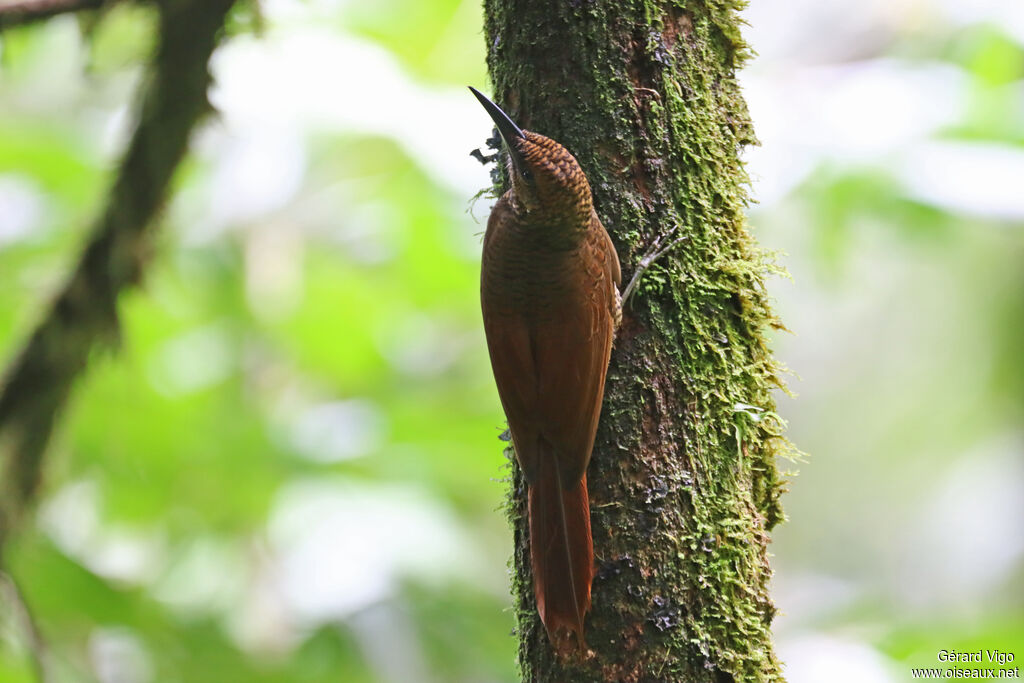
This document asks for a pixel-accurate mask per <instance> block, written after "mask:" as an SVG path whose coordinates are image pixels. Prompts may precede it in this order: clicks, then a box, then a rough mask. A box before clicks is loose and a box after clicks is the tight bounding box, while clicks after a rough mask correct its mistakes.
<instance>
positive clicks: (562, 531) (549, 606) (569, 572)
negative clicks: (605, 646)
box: [529, 457, 594, 652]
mask: <svg viewBox="0 0 1024 683" xmlns="http://www.w3.org/2000/svg"><path fill="white" fill-rule="evenodd" d="M539 463H540V468H539V469H540V471H539V472H538V473H537V474H538V475H539V476H537V477H536V480H535V481H534V482H533V484H532V485H531V486H530V487H529V508H530V510H529V519H530V559H531V560H532V563H533V589H534V594H535V595H536V596H537V611H538V612H540V619H541V621H542V622H544V628H545V629H547V632H548V638H549V639H550V640H551V644H552V646H553V647H554V648H555V650H557V651H559V652H566V651H568V650H570V649H572V647H573V642H572V641H573V637H574V636H575V638H574V639H575V645H576V646H578V647H579V649H580V651H581V652H583V651H585V650H586V644H585V642H584V640H583V617H584V615H585V614H586V613H587V610H588V609H590V583H591V581H592V579H593V576H594V545H593V541H592V540H591V537H590V500H589V498H588V497H587V475H586V474H584V475H583V478H582V479H580V481H579V482H577V483H576V484H575V485H573V486H572V487H569V488H564V487H563V486H562V484H561V481H560V480H559V476H558V468H557V466H556V464H555V460H554V458H550V457H543V458H539Z"/></svg>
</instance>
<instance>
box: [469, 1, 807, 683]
mask: <svg viewBox="0 0 1024 683" xmlns="http://www.w3.org/2000/svg"><path fill="white" fill-rule="evenodd" d="M738 9H739V3H738V2H730V1H729V0H718V1H716V0H692V1H688V2H670V1H659V0H625V1H622V0H567V1H566V2H559V3H548V2H539V1H537V0H485V13H486V34H487V35H486V39H487V46H488V64H489V67H490V71H491V75H492V79H493V81H494V83H495V99H496V101H497V102H498V103H499V104H500V105H501V106H503V107H504V108H505V109H506V111H508V112H509V114H510V115H511V116H512V117H513V119H514V120H515V121H516V122H518V123H519V124H520V125H521V126H522V127H523V128H525V129H527V130H534V131H537V132H539V133H543V134H544V135H548V136H550V137H553V138H554V139H556V140H558V141H559V142H561V143H562V144H564V145H565V146H566V147H567V148H568V149H569V150H570V151H571V152H572V153H573V154H574V155H575V156H576V157H577V159H578V160H579V162H580V164H581V166H582V167H583V170H584V171H585V172H586V173H587V176H588V177H589V179H590V183H591V186H592V188H593V191H594V198H595V204H596V208H597V212H598V215H599V216H600V218H601V220H602V221H603V222H604V224H605V226H606V227H607V228H608V231H609V232H610V233H611V235H612V238H613V240H614V241H615V243H616V247H617V248H618V250H619V256H620V258H621V261H622V266H623V278H624V280H628V278H629V276H630V275H631V274H632V271H633V268H634V265H635V264H636V262H637V260H638V259H639V257H640V255H641V254H642V253H643V252H644V251H645V249H646V248H647V247H648V246H649V245H650V244H651V243H652V242H653V241H654V239H655V238H656V237H657V236H658V235H660V234H664V233H666V232H668V231H670V230H671V229H673V228H677V229H678V231H679V234H681V235H682V236H684V238H685V241H684V242H683V243H682V244H680V245H679V246H678V247H677V248H676V249H675V250H674V251H673V252H672V253H671V254H670V255H668V256H666V257H664V258H663V260H662V261H660V262H659V265H657V266H655V267H654V268H653V269H652V270H651V271H649V272H648V274H647V275H646V276H645V280H644V282H643V283H642V284H641V287H640V290H639V291H638V292H637V293H636V294H635V295H634V297H633V298H632V300H631V301H630V304H629V308H628V309H627V311H626V315H625V320H624V323H623V327H622V329H621V330H620V332H619V337H618V339H617V341H616V344H615V348H614V350H613V353H612V361H611V368H610V370H609V375H608V385H607V389H606V393H605V402H604V407H603V413H602V418H601V426H600V429H599V431H598V435H597V444H596V446H595V450H594V454H593V458H592V461H591V464H590V469H589V473H588V478H589V486H590V495H591V510H592V524H593V534H594V550H595V554H596V565H597V574H596V578H595V580H594V585H593V607H592V610H591V612H590V613H589V615H588V617H587V623H586V629H587V632H586V636H587V644H588V645H589V647H590V648H591V649H592V650H593V653H594V654H593V656H592V657H589V658H585V659H576V660H567V661H563V660H560V659H558V658H556V657H555V656H554V655H553V653H552V651H551V648H550V646H549V644H548V641H547V638H546V635H545V632H544V629H543V626H542V625H541V623H540V620H539V618H538V617H537V612H536V607H535V605H534V598H533V589H532V580H531V576H530V559H529V557H530V556H529V547H528V543H529V534H528V531H527V524H526V517H525V487H524V486H523V481H522V477H521V475H520V473H519V472H518V471H517V470H516V468H515V465H514V463H513V477H512V491H511V494H510V504H509V511H510V516H511V518H512V521H513V525H514V531H515V543H516V547H515V554H514V557H513V563H514V569H515V572H514V577H515V578H514V587H513V591H514V598H515V606H516V610H517V616H518V636H519V642H520V649H519V658H520V664H521V668H522V676H523V680H524V681H531V682H533V681H538V682H540V681H558V682H559V683H572V682H574V681H580V682H582V681H586V682H587V683H593V682H594V681H608V682H611V681H616V682H618V681H625V682H639V681H676V682H683V681H685V682H693V683H696V682H701V683H704V682H708V683H726V682H731V681H757V682H761V681H781V680H782V677H781V675H780V673H779V669H780V666H779V662H778V660H777V659H776V657H775V654H774V652H773V648H772V642H771V633H770V624H771V620H772V617H773V615H774V608H773V606H772V603H771V601H770V599H769V596H768V581H769V578H770V574H771V571H770V568H769V564H768V553H767V545H768V532H769V530H770V529H771V528H772V527H773V526H774V525H775V524H776V523H778V522H779V521H780V520H781V518H782V512H781V509H780V507H779V502H778V498H779V494H780V492H781V483H780V478H779V476H778V474H777V469H776V459H777V457H778V456H780V455H785V454H786V453H787V451H788V450H789V448H790V447H789V444H788V442H787V441H786V440H785V439H784V437H783V436H782V425H781V423H780V420H779V419H778V417H777V416H776V415H775V413H774V402H773V398H772V389H773V388H774V387H776V386H778V385H779V380H778V373H779V368H778V367H777V365H776V363H775V362H774V361H773V359H772V357H771V355H770V352H769V350H768V348H767V346H766V342H765V333H766V332H767V329H768V328H769V327H772V326H780V324H779V322H778V321H777V319H776V318H775V316H774V315H773V313H772V311H771V310H770V307H769V303H768V297H767V295H766V293H765V287H764V279H765V277H766V275H767V274H768V273H770V272H771V271H773V270H774V266H773V265H772V263H771V260H770V259H769V258H767V257H766V256H765V254H764V253H763V252H762V251H761V250H760V249H759V248H758V247H757V246H756V244H755V243H754V241H753V240H752V238H751V236H750V234H749V232H748V231H747V227H746V223H745V218H744V210H745V207H746V203H747V189H746V186H747V176H746V174H745V172H744V170H743V166H742V164H741V162H740V159H739V155H740V153H741V151H742V149H743V147H744V146H745V145H748V144H753V143H755V142H756V140H755V138H754V133H753V129H752V127H751V124H750V119H749V116H748V114H747V109H746V105H745V103H744V101H743V98H742V96H741V95H740V92H739V88H738V85H737V82H736V77H735V75H736V69H737V68H738V66H739V65H740V64H741V63H742V61H743V60H744V59H745V58H746V56H747V53H748V51H747V49H746V47H745V45H744V43H743V41H742V38H741V36H740V31H739V29H738V26H739V24H740V19H739V17H738V14H737V11H738ZM499 184H500V183H499Z"/></svg>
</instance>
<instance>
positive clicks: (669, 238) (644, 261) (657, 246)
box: [622, 223, 687, 308]
mask: <svg viewBox="0 0 1024 683" xmlns="http://www.w3.org/2000/svg"><path fill="white" fill-rule="evenodd" d="M678 232H679V224H678V223H677V224H676V225H674V226H673V227H672V229H671V230H669V231H668V232H666V233H663V234H661V235H658V238H657V239H656V240H654V244H652V245H651V246H650V248H649V249H648V250H647V251H646V252H645V253H644V255H643V256H641V257H640V262H639V263H637V264H636V270H634V271H633V277H632V278H630V280H629V284H627V285H626V288H625V289H624V290H622V306H623V308H625V306H626V302H627V301H628V300H629V297H630V295H631V294H632V293H633V291H634V290H635V289H636V286H637V285H638V284H640V278H641V277H642V276H643V274H644V273H645V272H646V271H647V269H648V268H650V267H651V266H653V265H654V264H655V262H657V260H658V259H660V258H661V257H662V256H664V255H665V254H667V253H668V252H669V251H671V250H672V249H674V248H675V247H676V245H678V244H679V243H680V242H683V241H685V240H686V239H687V236H686V235H681V236H678V237H676V236H675V235H676V233H678ZM666 243H667V244H666Z"/></svg>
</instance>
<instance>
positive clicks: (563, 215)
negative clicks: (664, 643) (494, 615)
mask: <svg viewBox="0 0 1024 683" xmlns="http://www.w3.org/2000/svg"><path fill="white" fill-rule="evenodd" d="M470 90H471V91H472V92H473V94H474V95H475V96H476V98H477V99H478V100H479V101H480V104H481V105H483V107H484V109H485V110H486V111H487V113H488V114H489V115H490V117H491V119H492V120H493V122H494V124H495V126H496V128H497V129H498V133H499V134H500V135H501V138H502V139H503V141H504V143H505V146H506V147H507V149H508V177H509V180H510V187H509V189H508V191H507V192H505V193H504V194H503V195H502V196H501V197H500V198H499V199H498V201H497V202H496V203H495V205H494V207H493V209H492V210H491V214H490V217H489V219H488V221H487V230H486V232H485V233H484V239H483V252H482V256H481V267H480V304H481V311H482V316H483V326H484V333H485V336H486V340H487V349H488V352H489V355H490V360H491V368H492V370H493V373H494V380H495V383H496V385H497V389H498V396H499V398H500V400H501V405H502V408H503V410H504V412H505V417H506V418H507V420H508V427H509V431H510V432H511V437H512V444H513V446H514V451H515V457H516V459H517V461H518V463H519V465H520V468H521V469H522V472H523V475H524V477H525V479H526V487H527V517H528V523H529V535H530V559H531V566H532V570H533V588H534V595H535V597H536V602H537V611H538V612H539V615H540V619H541V622H542V623H543V624H544V628H545V630H546V631H547V634H548V639H549V641H550V642H551V644H552V647H553V649H554V650H555V651H556V652H558V653H559V654H567V653H570V652H573V651H579V652H586V647H587V646H586V641H585V639H584V617H585V615H586V613H587V611H588V610H589V609H590V604H591V583H592V581H593V577H594V548H593V540H592V536H591V530H590V500H589V497H588V493H587V465H588V464H589V462H590V456H591V451H592V450H593V446H594V437H595V435H596V432H597V425H598V419H599V417H600V415H601V404H602V401H603V397H604V387H605V377H606V375H607V373H608V363H609V360H610V358H611V352H612V342H613V340H614V338H615V332H616V329H617V328H618V326H619V324H620V323H621V320H622V301H623V299H622V296H621V295H620V292H619V286H620V284H621V281H622V271H621V267H620V263H619V258H618V255H617V253H616V251H615V245H614V244H613V243H612V240H611V237H610V236H609V234H608V231H607V230H605V228H604V226H603V225H602V223H601V220H600V219H599V218H598V216H597V212H596V211H595V210H594V200H593V196H592V194H591V189H590V184H589V182H588V181H587V177H586V174H585V173H584V172H583V170H582V168H581V167H580V164H579V162H578V161H577V160H576V158H575V157H574V156H573V155H572V154H571V153H570V152H569V151H568V150H567V149H566V148H565V147H564V146H562V145H561V144H559V143H558V142H556V141H555V140H552V139H551V138H549V137H546V136H544V135H541V134H539V133H534V132H531V131H527V130H522V129H521V128H520V127H519V126H517V125H516V124H515V122H513V120H512V119H511V118H510V117H509V116H508V114H506V113H505V112H504V111H503V110H502V109H501V108H500V107H498V105H496V104H494V102H492V101H491V100H489V99H488V98H487V97H486V96H485V95H483V94H482V93H481V92H480V91H479V90H477V89H475V88H473V87H470Z"/></svg>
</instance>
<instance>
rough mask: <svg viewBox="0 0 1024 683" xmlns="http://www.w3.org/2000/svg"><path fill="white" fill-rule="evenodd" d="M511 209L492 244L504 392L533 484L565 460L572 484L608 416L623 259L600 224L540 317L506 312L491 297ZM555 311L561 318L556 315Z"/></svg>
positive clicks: (495, 217)
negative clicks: (605, 401) (546, 465)
mask: <svg viewBox="0 0 1024 683" xmlns="http://www.w3.org/2000/svg"><path fill="white" fill-rule="evenodd" d="M509 212H510V208H509V207H508V206H507V204H506V203H504V201H499V202H498V204H497V205H496V206H495V208H494V210H493V211H492V214H491V219H490V221H489V222H488V234H487V236H486V237H485V240H484V264H483V275H482V282H481V286H482V291H481V294H482V297H481V298H482V303H483V314H484V330H485V332H486V334H487V345H488V349H489V351H490V355H491V366H492V368H493V370H494V377H495V381H496V383H497V385H498V394H499V396H500V397H501V403H502V407H503V408H504V409H505V416H506V417H507V418H508V422H509V427H510V429H511V430H512V436H513V440H514V442H515V446H516V453H517V455H518V457H519V461H520V464H521V465H522V466H523V469H524V471H525V473H526V476H527V479H528V480H530V481H531V482H532V481H535V477H536V472H537V471H538V469H539V466H538V465H537V458H539V457H541V453H544V454H545V455H544V456H543V457H551V455H550V454H554V457H555V459H556V460H557V465H558V470H559V472H560V478H561V480H562V482H563V483H564V484H565V485H566V486H571V485H573V484H575V483H576V482H577V481H579V479H580V478H581V477H582V476H583V473H584V472H585V471H586V467H587V463H588V462H589V460H590V451H591V449H592V448H593V443H594V433H595V432H596V430H597V421H598V418H599V417H600V412H601V400H602V398H603V395H604V380H605V374H606V373H607V369H608V359H609V357H610V355H611V343H612V337H613V335H614V327H615V310H616V308H617V295H618V291H617V288H616V282H617V280H618V277H619V273H618V270H619V267H618V266H619V264H618V258H617V257H616V255H615V250H614V247H613V246H612V244H611V241H610V240H609V238H608V235H607V233H606V232H605V230H604V228H603V227H601V225H600V223H599V222H597V221H596V216H595V218H594V222H593V223H592V225H591V228H590V230H588V234H587V237H586V239H585V240H584V242H583V244H582V245H581V247H580V251H579V253H578V254H577V255H575V256H574V257H573V258H571V259H570V260H569V261H568V262H567V264H566V267H567V268H568V269H569V274H568V276H567V278H566V281H567V282H569V283H571V284H570V285H569V286H568V287H565V288H558V291H552V292H551V293H550V295H551V297H552V298H551V300H550V301H549V302H548V304H549V307H550V308H549V309H548V310H549V312H548V314H546V315H543V316H540V315H536V314H534V313H535V311H531V309H530V308H529V307H528V306H527V307H525V308H524V309H522V310H516V309H518V308H519V307H518V306H513V305H509V306H508V307H503V306H501V300H500V299H501V297H499V296H498V295H496V294H494V293H493V292H491V293H490V294H489V291H488V286H489V282H488V277H489V275H490V274H489V268H493V267H494V264H493V263H491V262H489V258H491V259H493V258H496V257H495V254H496V253H498V252H500V250H501V249H502V248H503V246H505V245H502V244H501V241H502V240H503V239H504V238H505V236H503V234H502V231H501V225H502V223H501V222H502V221H503V220H507V219H508V217H509V215H510V213H509ZM551 311H553V314H552V313H551Z"/></svg>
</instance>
